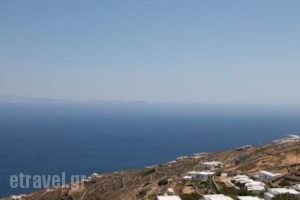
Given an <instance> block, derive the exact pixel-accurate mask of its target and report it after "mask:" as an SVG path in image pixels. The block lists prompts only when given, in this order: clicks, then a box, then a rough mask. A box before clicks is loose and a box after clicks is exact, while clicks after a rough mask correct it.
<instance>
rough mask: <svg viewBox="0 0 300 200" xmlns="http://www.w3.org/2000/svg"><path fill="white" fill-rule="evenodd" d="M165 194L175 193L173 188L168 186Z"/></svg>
mask: <svg viewBox="0 0 300 200" xmlns="http://www.w3.org/2000/svg"><path fill="white" fill-rule="evenodd" d="M167 194H168V195H174V194H175V191H174V189H173V188H168V190H167Z"/></svg>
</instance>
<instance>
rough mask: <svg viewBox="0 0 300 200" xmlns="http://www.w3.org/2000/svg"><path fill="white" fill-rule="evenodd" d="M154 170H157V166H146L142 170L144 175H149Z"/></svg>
mask: <svg viewBox="0 0 300 200" xmlns="http://www.w3.org/2000/svg"><path fill="white" fill-rule="evenodd" d="M153 172H155V168H146V169H144V170H143V171H142V175H143V176H147V175H149V174H152V173H153Z"/></svg>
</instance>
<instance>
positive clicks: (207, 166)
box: [201, 161, 223, 170]
mask: <svg viewBox="0 0 300 200" xmlns="http://www.w3.org/2000/svg"><path fill="white" fill-rule="evenodd" d="M222 167H223V163H221V162H218V161H211V162H204V163H202V164H201V168H202V169H204V170H216V169H221V168H222Z"/></svg>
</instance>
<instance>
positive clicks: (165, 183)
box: [157, 179, 169, 186]
mask: <svg viewBox="0 0 300 200" xmlns="http://www.w3.org/2000/svg"><path fill="white" fill-rule="evenodd" d="M168 183H169V181H168V180H167V179H163V180H160V181H159V182H158V183H157V185H158V186H162V185H167V184H168Z"/></svg>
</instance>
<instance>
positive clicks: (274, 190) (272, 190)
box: [265, 188, 300, 200]
mask: <svg viewBox="0 0 300 200" xmlns="http://www.w3.org/2000/svg"><path fill="white" fill-rule="evenodd" d="M285 193H290V194H294V195H296V196H297V197H298V198H300V192H298V191H296V190H294V189H288V188H270V189H268V192H266V193H265V200H271V199H272V198H273V197H274V196H275V195H276V194H285Z"/></svg>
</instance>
